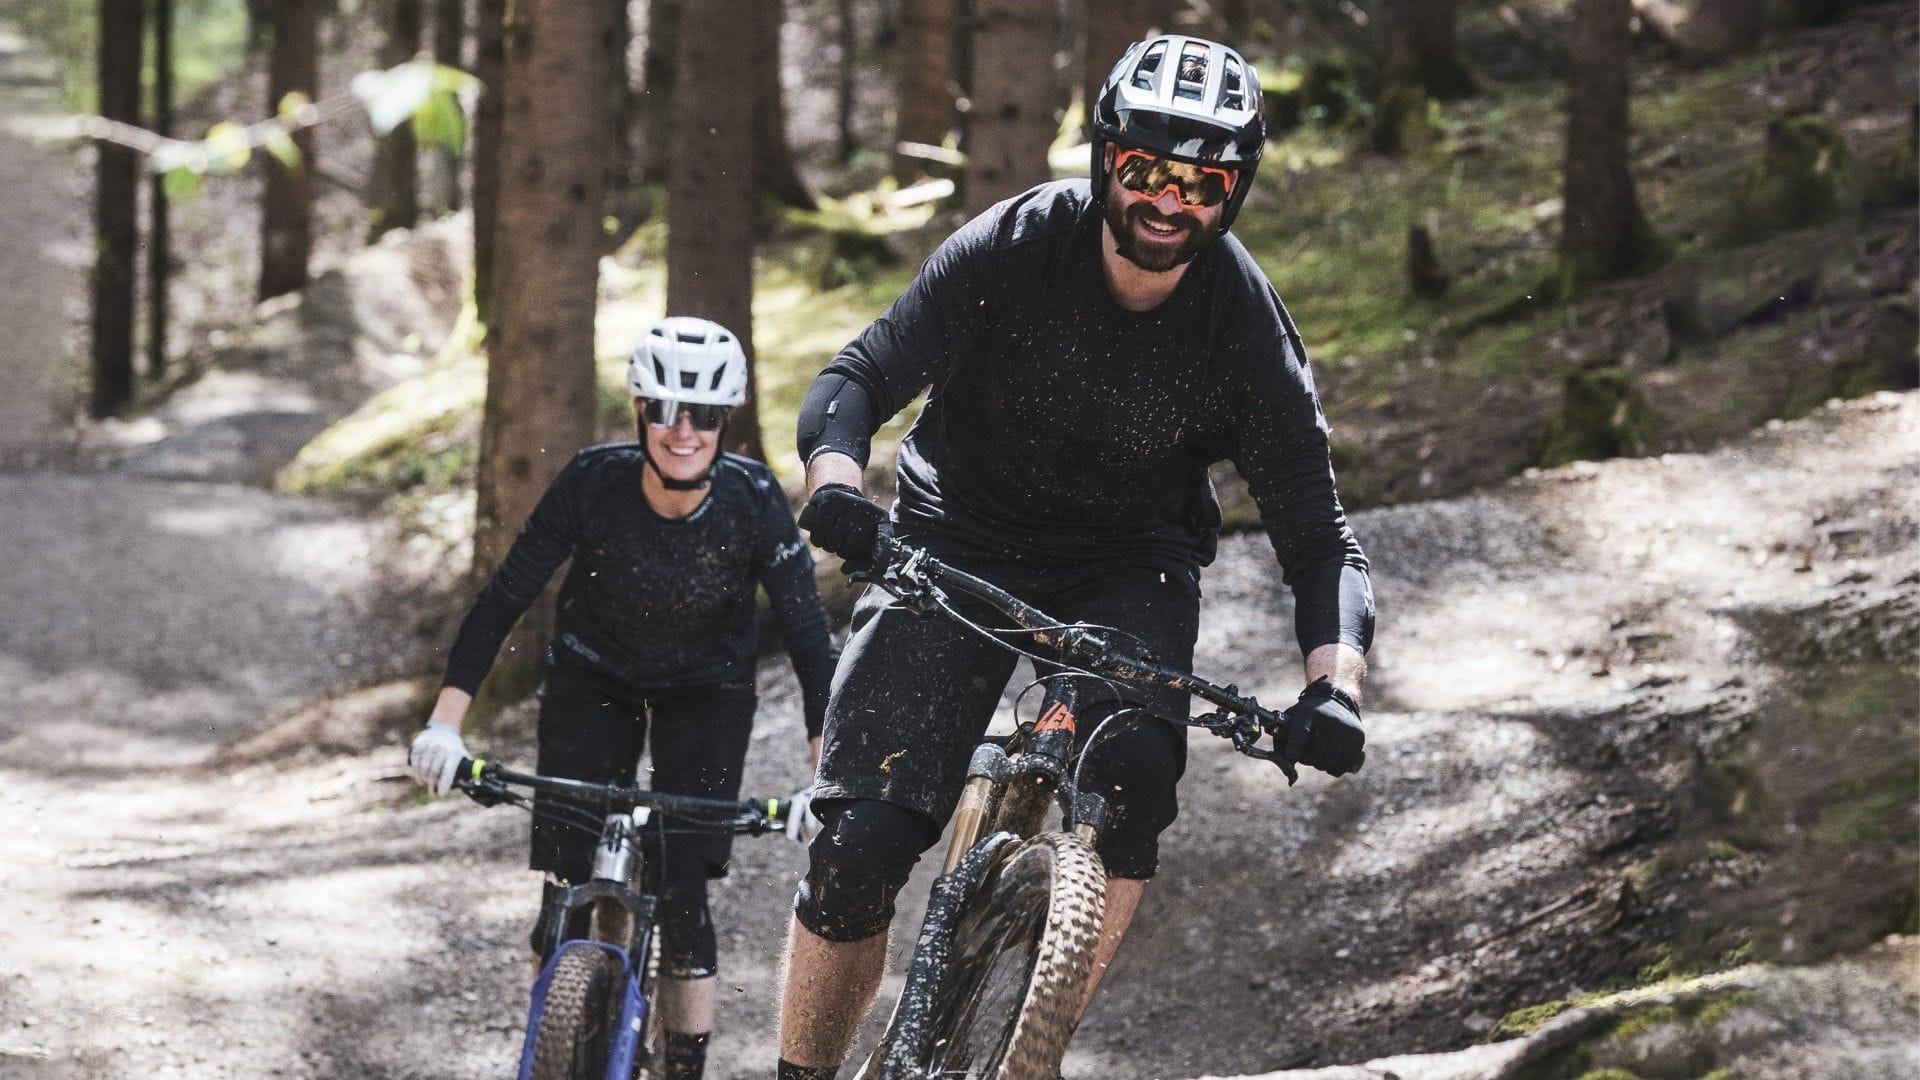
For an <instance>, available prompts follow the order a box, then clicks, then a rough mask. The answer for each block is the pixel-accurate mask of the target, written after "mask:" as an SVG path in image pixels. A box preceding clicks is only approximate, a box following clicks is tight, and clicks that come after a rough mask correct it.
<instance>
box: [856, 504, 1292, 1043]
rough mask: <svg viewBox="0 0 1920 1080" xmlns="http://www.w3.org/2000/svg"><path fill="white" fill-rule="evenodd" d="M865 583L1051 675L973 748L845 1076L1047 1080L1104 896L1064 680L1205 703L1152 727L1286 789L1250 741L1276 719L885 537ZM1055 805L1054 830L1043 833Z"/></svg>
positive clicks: (1099, 807)
mask: <svg viewBox="0 0 1920 1080" xmlns="http://www.w3.org/2000/svg"><path fill="white" fill-rule="evenodd" d="M864 576H865V577H867V579H868V580H871V581H873V582H874V583H875V584H876V585H877V586H879V587H880V588H883V589H886V590H887V591H888V592H890V593H892V594H893V595H894V596H896V597H898V598H900V600H902V601H903V602H904V603H905V604H906V605H907V606H908V607H909V608H911V609H913V610H914V611H917V612H919V613H920V614H922V615H927V616H932V617H940V618H947V619H952V620H954V621H955V622H957V623H959V624H961V625H963V626H966V627H969V628H971V629H973V630H975V631H977V632H978V633H980V634H981V635H983V636H985V637H987V638H988V639H990V640H992V641H994V642H996V643H997V644H999V645H1000V646H1002V647H1003V648H1006V649H1008V650H1010V651H1012V652H1015V653H1018V654H1020V655H1022V656H1026V657H1028V658H1029V659H1032V660H1034V661H1036V664H1037V665H1038V667H1040V668H1041V669H1051V670H1052V671H1054V672H1055V674H1051V675H1046V676H1043V677H1042V678H1041V679H1039V680H1036V683H1039V684H1044V685H1045V687H1046V690H1045V694H1044V696H1043V698H1042V701H1041V703H1040V708H1039V711H1038V713H1037V715H1036V716H1035V717H1034V718H1032V719H1030V720H1027V721H1024V722H1019V723H1017V724H1016V727H1015V731H1014V734H1013V736H1012V737H1011V738H1010V739H1009V740H1007V741H1006V742H1005V745H1002V743H1001V742H1000V741H999V740H996V739H992V738H989V739H988V740H987V741H985V742H983V743H982V744H981V745H980V746H979V747H978V748H977V749H976V750H975V751H974V754H973V757H972V759H971V761H970V763H969V766H968V777H967V781H966V785H965V787H964V788H963V789H962V793H961V796H960V802H959V805H958V807H957V808H956V809H955V811H954V817H953V822H954V824H953V835H952V838H951V839H950V840H949V842H948V846H947V853H946V862H945V865H944V868H943V872H942V874H941V876H940V877H939V878H938V879H937V880H936V881H935V882H934V885H933V891H932V895H931V897H930V898H929V901H928V904H927V915H926V919H925V921H924V922H923V923H922V925H921V929H920V935H919V937H918V939H917V940H916V941H915V944H914V951H913V958H912V960H911V961H910V962H909V965H908V968H907V977H906V983H905V985H904V987H903V988H902V990H901V992H900V998H899V1001H898V1003H897V1004H896V1005H895V1006H894V1013H893V1018H892V1020H891V1021H890V1022H889V1023H888V1025H887V1030H886V1034H885V1036H883V1037H882V1039H881V1041H880V1045H879V1046H878V1048H876V1049H875V1050H874V1052H873V1054H872V1056H871V1057H870V1058H868V1060H867V1062H866V1064H865V1066H864V1067H863V1069H862V1070H861V1072H860V1076H861V1077H862V1080H934V1078H940V1080H949V1078H960V1077H979V1078H983V1080H992V1078H999V1080H1040V1078H1048V1080H1051V1078H1053V1077H1057V1076H1058V1075H1059V1068H1060V1059H1061V1058H1062V1057H1064V1056H1065V1054H1066V1050H1067V1043H1068V1041H1069V1040H1070V1039H1071V1038H1072V1037H1073V1029H1074V1026H1075V1025H1076V1024H1077V1023H1078V1021H1079V1013H1080V1009H1081V1006H1082V1005H1083V1004H1084V1002H1085V997H1086V994H1087V988H1088V980H1089V977H1090V975H1091V974H1092V970H1093V962H1094V950H1095V947H1096V946H1097V945H1098V943H1099V939H1100V923H1101V919H1102V917H1103V916H1104V913H1105V900H1106V874H1105V871H1104V869H1103V868H1102V866H1101V863H1100V857H1099V855H1098V854H1096V853H1095V844H1096V843H1097V841H1098V838H1099V835H1100V830H1101V829H1102V827H1103V826H1104V825H1105V822H1106V816H1107V807H1106V802H1105V800H1104V799H1103V798H1101V796H1100V795H1098V794H1097V793H1094V792H1090V791H1086V792H1083V791H1081V790H1080V786H1079V762H1080V760H1081V758H1082V757H1083V756H1084V750H1083V751H1082V752H1081V753H1080V754H1076V753H1075V749H1074V748H1075V743H1076V732H1077V730H1078V728H1077V720H1076V717H1077V714H1078V713H1079V711H1080V704H1081V698H1082V696H1083V694H1082V692H1081V689H1080V687H1081V685H1082V684H1083V682H1084V680H1083V679H1080V678H1073V677H1071V676H1083V677H1090V678H1092V679H1093V680H1095V681H1097V682H1101V683H1105V684H1108V685H1112V684H1113V683H1115V682H1122V683H1125V682H1131V683H1135V684H1145V685H1150V686H1160V687H1167V688H1170V689H1174V690H1179V691H1183V692H1185V693H1187V694H1190V695H1192V696H1194V697H1197V698H1199V699H1201V700H1202V701H1204V702H1206V703H1208V704H1209V705H1211V706H1212V707H1213V708H1212V710H1211V711H1209V712H1207V713H1205V714H1204V715H1201V716H1196V717H1192V718H1185V717H1171V716H1160V717H1159V719H1162V720H1165V721H1168V722H1171V723H1176V724H1184V725H1187V726H1191V727H1198V728H1201V729H1203V730H1206V731H1209V732H1212V733H1213V734H1215V735H1218V736H1220V737H1222V738H1225V739H1228V740H1230V741H1231V742H1232V743H1233V747H1234V749H1236V750H1238V751H1239V752H1241V753H1243V754H1246V755H1247V756H1249V757H1253V758H1258V759H1260V760H1263V761H1271V762H1273V763H1274V764H1275V765H1276V766H1278V767H1279V768H1280V771H1281V772H1282V773H1284V774H1285V775H1286V777H1287V782H1288V783H1289V784H1291V783H1293V782H1294V781H1296V780H1297V779H1298V778H1299V777H1298V775H1297V772H1296V769H1295V764H1296V763H1295V762H1293V761H1290V760H1288V759H1287V757H1286V756H1285V755H1284V754H1283V753H1280V752H1278V751H1277V750H1268V749H1263V748H1261V747H1260V746H1259V745H1257V744H1258V741H1259V739H1260V736H1261V734H1262V733H1263V732H1265V733H1277V732H1279V731H1280V730H1281V724H1282V719H1281V717H1280V715H1279V714H1278V713H1276V712H1274V711H1272V710H1269V709H1265V708H1263V707H1261V705H1260V703H1259V702H1258V701H1256V700H1254V699H1253V698H1251V697H1243V696H1241V694H1240V692H1239V690H1238V689H1237V688H1235V687H1233V686H1218V685H1215V684H1214V683H1211V682H1208V681H1206V680H1204V679H1200V678H1196V677H1194V676H1192V675H1189V674H1187V673H1185V672H1183V671H1179V670H1176V669H1174V668H1170V667H1165V666H1162V665H1160V664H1158V663H1156V662H1155V661H1154V660H1153V658H1152V657H1151V656H1149V655H1147V654H1146V653H1145V651H1144V650H1141V649H1138V648H1137V647H1135V646H1134V645H1132V644H1131V643H1128V642H1126V641H1124V639H1126V638H1127V637H1128V636H1129V635H1127V634H1126V633H1125V632H1124V631H1121V630H1117V629H1114V628H1112V627H1105V626H1098V625H1094V624H1089V623H1071V624H1069V623H1062V622H1060V621H1058V620H1056V619H1053V618H1051V617H1049V616H1048V615H1047V614H1046V613H1045V612H1043V611H1040V610H1039V609H1038V608H1035V607H1032V606H1031V605H1029V604H1027V603H1025V602H1024V601H1022V600H1020V599H1018V598H1017V597H1015V596H1013V595H1012V594H1011V593H1008V592H1006V591H1004V590H1002V589H1000V588H999V587H997V586H995V585H993V584H992V583H990V582H987V581H984V580H982V579H980V578H977V577H974V576H972V575H971V574H967V573H965V572H963V571H960V570H957V569H955V568H953V567H952V566H949V565H946V564H945V563H943V562H941V561H940V560H938V559H935V558H934V557H932V556H931V555H929V554H928V553H927V552H926V551H924V550H921V549H919V548H916V547H913V546H911V545H909V544H907V543H904V542H902V541H900V540H897V539H894V538H892V537H882V539H881V541H880V551H879V552H878V553H877V558H876V561H875V567H874V568H873V569H872V570H869V571H867V572H866V574H865V575H864ZM952 593H963V594H965V595H967V596H970V597H973V598H975V599H976V600H979V601H982V602H984V603H986V604H987V605H988V606H989V607H991V608H994V609H996V610H998V611H999V612H1001V613H1002V614H1003V615H1005V616H1006V617H1007V618H1008V619H1010V620H1012V622H1013V623H1014V626H1013V627H1012V628H990V627H985V626H981V625H980V624H979V623H977V622H975V621H974V620H973V619H971V618H969V617H968V616H967V615H966V614H964V613H962V612H960V611H959V610H957V609H956V608H955V607H954V605H953V603H952V601H951V599H950V594H952ZM1010 638H1025V639H1027V640H1028V641H1031V642H1032V643H1034V644H1035V645H1037V646H1039V647H1041V648H1043V649H1045V650H1046V653H1045V654H1044V655H1042V654H1041V653H1038V652H1036V651H1033V650H1031V649H1029V648H1025V647H1023V646H1022V644H1021V643H1019V642H1018V641H1015V640H1010ZM1063 676H1066V677H1063ZM1030 688H1031V687H1030ZM1030 688H1029V689H1030ZM1016 711H1017V703H1016ZM1140 716H1158V714H1154V713H1149V712H1148V711H1147V710H1145V709H1143V708H1139V707H1137V706H1128V707H1125V708H1122V709H1120V710H1117V711H1115V712H1112V713H1110V714H1109V715H1107V716H1106V717H1105V718H1104V719H1103V720H1102V721H1101V722H1100V725H1098V726H1096V727H1095V728H1094V730H1093V731H1092V733H1091V734H1090V736H1089V738H1088V739H1087V740H1086V746H1087V747H1089V748H1090V747H1092V746H1095V745H1097V744H1098V740H1099V738H1100V735H1101V730H1102V728H1103V727H1104V726H1105V725H1107V724H1111V723H1115V722H1120V721H1123V718H1128V719H1133V718H1138V717H1140ZM1055 806H1057V807H1058V808H1059V810H1060V826H1059V828H1058V829H1055V830H1048V829H1046V828H1045V822H1046V820H1047V817H1048V814H1049V811H1050V810H1051V809H1052V808H1053V807H1055Z"/></svg>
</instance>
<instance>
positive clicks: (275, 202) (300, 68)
mask: <svg viewBox="0 0 1920 1080" xmlns="http://www.w3.org/2000/svg"><path fill="white" fill-rule="evenodd" d="M318 15H319V13H318V11H316V10H315V0H285V2H283V3H281V4H280V5H278V6H277V7H276V8H275V9H274V24H273V45H272V53H271V54H270V56H269V57H268V61H267V115H269V116H272V115H275V114H277V113H278V112H279V109H280V103H281V102H282V101H283V100H285V99H286V96H287V95H288V94H300V95H303V96H304V97H306V99H307V100H308V101H316V100H318V99H319V96H320V93H319V86H320V65H319V56H320V50H319V18H318ZM293 145H294V146H295V147H297V148H298V149H299V151H300V160H298V161H296V162H294V163H293V164H292V165H282V164H281V163H280V162H279V161H278V160H276V159H275V158H274V157H273V156H272V155H271V154H268V155H263V156H264V157H265V158H266V163H265V166H264V167H265V169H266V173H267V184H266V191H265V193H264V194H263V195H262V197H261V211H260V299H262V300H265V299H267V298H268V297H272V296H279V295H280V294H282V293H289V292H293V291H294V290H295V289H301V288H305V287H306V284H307V260H308V258H309V256H311V255H312V253H313V170H314V129H313V128H311V127H308V128H302V129H301V130H300V131H299V132H297V133H296V134H295V135H294V136H293Z"/></svg>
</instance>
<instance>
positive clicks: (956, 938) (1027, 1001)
mask: <svg viewBox="0 0 1920 1080" xmlns="http://www.w3.org/2000/svg"><path fill="white" fill-rule="evenodd" d="M997 863H998V864H997V866H996V867H995V869H994V870H993V871H992V872H991V873H990V874H989V875H988V876H987V878H986V880H985V882H984V884H983V885H982V887H981V888H979V889H977V890H975V891H974V892H973V895H972V896H971V897H970V898H969V899H968V901H967V902H966V904H965V907H964V909H963V910H962V911H961V912H960V913H959V917H958V919H957V921H956V922H955V924H954V927H953V935H952V937H951V939H950V941H951V947H950V948H948V949H941V948H933V949H923V950H918V951H916V953H915V956H914V959H913V964H912V967H911V968H910V969H909V970H908V973H907V983H906V986H905V987H904V988H903V989H902V990H901V993H900V1003H899V1005H898V1006H897V1007H896V1010H895V1013H894V1019H893V1024H892V1026H891V1028H890V1030H889V1032H888V1037H889V1042H888V1045H887V1046H886V1047H884V1054H885V1056H884V1058H883V1059H882V1062H881V1068H880V1075H881V1076H882V1077H883V1078H885V1080H930V1078H935V1077H938V1078H941V1080H949V1078H959V1077H969V1078H976V1077H977V1078H980V1080H1040V1078H1047V1080H1051V1078H1053V1077H1057V1076H1058V1075H1059V1070H1060V1059H1061V1058H1062V1057H1064V1056H1066V1052H1067V1042H1068V1040H1069V1039H1071V1038H1072V1037H1073V1028H1074V1024H1075V1023H1076V1022H1077V1021H1078V1019H1079V1010H1080V1002H1081V998H1082V997H1083V996H1084V995H1085V993H1086V985H1087V978H1088V976H1089V975H1090V974H1091V973H1092V971H1093V957H1094V949H1095V946H1096V945H1098V943H1099V940H1100V920H1101V918H1102V916H1103V915H1104V913H1105V908H1106V875H1105V872H1104V871H1103V870H1102V869H1101V866H1100V857H1099V856H1098V855H1096V854H1095V853H1094V851H1093V848H1092V847H1091V846H1089V845H1088V844H1087V842H1086V841H1084V840H1081V839H1080V838H1079V837H1076V836H1072V835H1069V834H1066V833H1043V834H1041V835H1039V836H1034V837H1032V838H1030V839H1027V840H1023V841H1019V842H1017V843H1013V844H1009V845H1008V846H1007V848H1006V851H1005V854H1004V856H1003V857H1002V858H1001V859H999V860H997ZM924 941H925V938H924V937H923V942H924Z"/></svg>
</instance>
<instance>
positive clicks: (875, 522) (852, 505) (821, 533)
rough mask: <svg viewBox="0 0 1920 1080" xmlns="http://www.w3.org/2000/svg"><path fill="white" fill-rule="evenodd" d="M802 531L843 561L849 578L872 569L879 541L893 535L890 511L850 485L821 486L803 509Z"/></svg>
mask: <svg viewBox="0 0 1920 1080" xmlns="http://www.w3.org/2000/svg"><path fill="white" fill-rule="evenodd" d="M800 527H801V528H803V529H805V530H807V533H808V535H810V536H811V537H812V538H813V542H814V543H815V544H816V545H818V546H819V547H820V548H821V549H822V550H823V551H829V552H832V553H833V554H835V555H838V556H840V558H842V559H844V560H845V561H846V565H845V570H846V572H847V573H849V574H857V573H861V572H864V571H866V570H868V569H871V568H872V566H873V556H874V549H875V548H876V547H877V546H878V545H879V542H880V537H882V536H891V535H893V529H892V526H891V524H890V523H889V522H888V521H887V511H886V510H885V509H884V508H883V507H881V505H880V504H879V503H877V502H874V501H873V500H872V499H869V498H867V497H866V496H865V495H862V494H860V492H859V489H857V488H854V487H851V486H849V485H847V484H821V485H820V487H819V488H817V489H816V490H815V491H814V493H813V497H812V498H810V499H808V500H807V505H805V506H803V507H801V508H800Z"/></svg>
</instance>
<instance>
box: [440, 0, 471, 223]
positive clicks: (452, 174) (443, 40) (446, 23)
mask: <svg viewBox="0 0 1920 1080" xmlns="http://www.w3.org/2000/svg"><path fill="white" fill-rule="evenodd" d="M466 38H467V12H466V4H465V2H464V0H434V2H433V62H434V63H436V64H442V65H444V66H446V67H451V68H460V69H461V70H463V71H464V70H466V69H467V63H466V57H465V56H463V55H462V49H463V47H464V45H465V42H466ZM460 158H461V151H460V150H459V149H458V148H455V147H450V146H442V147H437V148H435V150H434V152H433V164H434V168H433V211H434V213H436V214H451V213H454V212H456V211H458V210H459V209H460V203H461V198H460Z"/></svg>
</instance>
